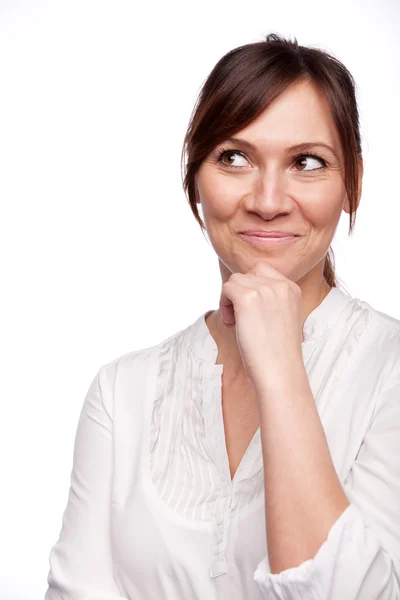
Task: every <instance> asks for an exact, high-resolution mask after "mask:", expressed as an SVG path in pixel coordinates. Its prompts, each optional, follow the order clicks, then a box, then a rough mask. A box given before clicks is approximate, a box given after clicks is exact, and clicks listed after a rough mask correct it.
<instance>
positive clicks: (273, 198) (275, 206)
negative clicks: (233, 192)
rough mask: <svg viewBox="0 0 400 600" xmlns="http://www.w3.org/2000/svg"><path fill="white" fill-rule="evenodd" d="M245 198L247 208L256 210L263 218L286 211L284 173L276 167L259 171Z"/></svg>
mask: <svg viewBox="0 0 400 600" xmlns="http://www.w3.org/2000/svg"><path fill="white" fill-rule="evenodd" d="M246 199H247V202H246V207H247V209H248V210H254V211H257V212H258V213H260V214H261V215H262V216H263V217H264V218H265V219H271V218H272V217H273V216H274V215H275V214H277V213H280V212H284V211H287V210H288V208H289V206H290V198H289V197H288V195H287V193H286V184H285V177H284V174H283V173H281V172H280V171H279V170H278V169H276V168H275V169H270V170H268V171H267V170H265V171H264V172H262V171H260V172H259V173H257V175H256V177H255V178H254V180H253V181H252V188H251V191H250V193H249V194H248V196H247V198H246Z"/></svg>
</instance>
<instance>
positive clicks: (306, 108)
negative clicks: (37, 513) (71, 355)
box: [46, 34, 400, 600]
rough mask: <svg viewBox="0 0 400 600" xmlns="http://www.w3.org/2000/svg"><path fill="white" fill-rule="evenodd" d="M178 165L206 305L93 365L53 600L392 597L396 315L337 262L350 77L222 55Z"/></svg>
mask: <svg viewBox="0 0 400 600" xmlns="http://www.w3.org/2000/svg"><path fill="white" fill-rule="evenodd" d="M183 157H184V158H185V159H186V160H185V177H184V188H185V191H186V192H187V194H188V199H189V203H190V206H191V209H192V211H193V213H194V215H195V217H196V219H197V220H198V222H199V223H200V225H201V227H202V228H203V229H206V230H207V233H208V235H209V238H210V241H211V244H212V246H213V248H214V250H215V252H216V254H217V256H218V260H219V267H220V271H221V278H222V288H221V296H220V303H219V308H218V310H211V311H207V312H205V313H204V314H203V315H201V316H200V317H199V318H198V319H197V320H196V321H195V322H194V323H192V324H191V325H190V326H189V327H187V328H186V329H183V330H181V331H179V332H178V333H176V334H174V335H172V336H171V337H169V338H168V339H166V340H164V341H163V342H161V343H160V344H158V345H157V346H154V347H151V348H146V349H141V350H135V351H133V352H131V353H129V354H125V355H123V356H121V357H119V358H117V359H115V360H114V361H112V362H111V363H109V364H107V365H104V366H102V367H101V368H100V370H99V371H98V373H97V375H96V377H95V378H94V380H93V382H92V384H91V386H90V388H89V391H88V393H87V396H86V399H85V401H84V404H83V408H82V413H81V416H80V420H79V424H78V429H77V434H76V440H75V450H74V464H73V470H72V475H71V487H70V492H69V498H68V504H67V507H66V510H65V513H64V516H63V524H62V530H61V533H60V537H59V540H58V541H57V543H56V544H55V545H54V546H53V548H52V550H51V554H50V567H51V570H50V573H49V577H48V583H49V588H48V590H47V593H46V600H60V599H62V600H94V599H95V598H96V599H100V598H101V599H102V600H106V599H107V600H121V599H124V598H125V599H127V600H128V599H129V600H155V599H159V600H216V599H228V598H229V599H234V600H257V599H260V600H261V599H267V598H274V599H279V600H299V599H301V600H303V599H304V600H324V599H328V600H339V599H340V600H343V598H345V599H346V600H384V599H385V600H395V599H399V598H400V587H399V582H400V361H399V354H400V321H398V320H396V319H394V318H392V317H390V316H388V315H385V314H384V313H381V312H379V311H377V310H375V309H374V308H372V307H371V306H370V305H369V304H368V303H366V302H364V301H361V300H359V299H358V298H353V297H352V296H350V295H349V294H348V293H347V292H344V291H343V290H341V289H339V288H338V287H337V285H336V279H335V273H334V268H333V261H332V258H331V256H330V255H329V250H330V243H331V241H332V239H333V236H334V233H335V230H336V227H337V224H338V221H339V218H340V216H341V213H342V211H343V210H344V211H345V212H346V213H347V214H349V215H350V231H351V230H352V226H353V219H354V215H355V211H356V210H357V207H358V205H359V201H360V196H361V183H362V172H363V166H362V152H361V142H360V133H359V119H358V110H357V104H356V99H355V87H354V81H353V78H352V76H351V75H350V73H349V72H348V71H347V69H346V68H345V67H344V66H343V65H342V64H341V63H340V62H339V61H338V60H337V59H335V58H334V57H332V56H330V55H328V54H327V53H325V52H323V51H321V50H317V49H312V48H307V47H303V46H299V45H298V44H297V41H296V40H294V41H290V40H286V39H284V38H281V37H279V36H277V35H274V34H270V35H268V36H267V38H266V40H265V41H263V42H259V43H254V44H248V45H245V46H243V47H239V48H236V49H234V50H233V51H231V52H229V53H228V54H227V55H226V56H224V57H223V58H222V59H221V60H220V61H219V62H218V63H217V65H216V66H215V68H214V69H213V71H212V72H211V74H210V75H209V77H208V79H207V80H206V82H205V84H204V86H203V88H202V91H201V94H200V97H199V101H198V103H197V105H196V107H195V109H194V112H193V115H192V118H191V122H190V125H189V128H188V131H187V135H186V139H185V144H184V154H183ZM199 207H200V208H201V209H202V212H203V217H204V223H203V221H202V220H201V218H200V216H199V213H198V208H199ZM254 230H257V231H256V233H254ZM275 232H278V233H275Z"/></svg>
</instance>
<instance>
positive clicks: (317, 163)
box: [295, 154, 326, 171]
mask: <svg viewBox="0 0 400 600" xmlns="http://www.w3.org/2000/svg"><path fill="white" fill-rule="evenodd" d="M295 164H300V167H301V168H300V169H298V171H319V169H324V168H325V166H326V163H325V161H324V160H323V159H322V158H318V157H317V156H312V155H310V154H304V155H303V156H299V157H297V158H296V160H295ZM306 167H308V168H306Z"/></svg>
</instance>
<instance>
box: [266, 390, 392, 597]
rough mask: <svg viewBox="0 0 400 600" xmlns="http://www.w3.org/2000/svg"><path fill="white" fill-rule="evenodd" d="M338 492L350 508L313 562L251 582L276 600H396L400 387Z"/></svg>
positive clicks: (387, 394) (381, 407)
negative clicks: (342, 490) (343, 493)
mask: <svg viewBox="0 0 400 600" xmlns="http://www.w3.org/2000/svg"><path fill="white" fill-rule="evenodd" d="M376 406H377V408H376V411H375V417H374V418H373V419H372V422H371V424H370V426H369V429H368V431H367V433H366V434H365V436H364V440H363V443H362V445H361V448H360V450H359V453H358V455H357V458H356V460H355V462H354V463H353V465H352V468H351V470H350V472H349V475H348V477H347V478H346V480H345V482H344V484H343V489H344V492H345V494H346V496H347V498H348V499H349V502H350V506H348V507H347V508H346V510H345V511H344V512H343V513H342V514H341V515H340V517H339V518H338V519H337V520H336V522H335V523H334V524H333V526H332V527H331V529H330V531H329V534H328V536H327V539H326V540H325V541H324V543H323V544H322V546H321V547H320V548H319V550H318V552H317V553H316V555H315V556H314V558H313V559H310V560H307V561H305V562H303V563H301V564H300V565H299V566H297V567H294V568H290V569H286V570H284V571H282V572H281V573H270V572H269V570H268V558H267V557H266V556H265V557H264V558H263V560H262V561H261V562H260V563H259V564H258V566H257V568H256V570H255V573H254V580H255V581H256V582H257V584H258V586H259V588H260V590H261V591H262V592H263V594H265V598H266V599H267V598H268V599H274V600H400V383H396V385H393V386H391V387H390V388H388V389H385V391H384V392H382V394H381V395H380V397H379V399H378V401H377V405H376Z"/></svg>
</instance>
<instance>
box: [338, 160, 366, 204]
mask: <svg viewBox="0 0 400 600" xmlns="http://www.w3.org/2000/svg"><path fill="white" fill-rule="evenodd" d="M363 175H364V161H363V158H362V156H359V157H358V192H357V205H356V207H355V211H356V210H357V209H358V206H359V204H360V200H361V193H362V179H363ZM343 210H344V211H345V212H346V213H347V214H350V202H349V198H348V196H347V194H346V199H345V201H344V206H343ZM355 211H354V212H355Z"/></svg>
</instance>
